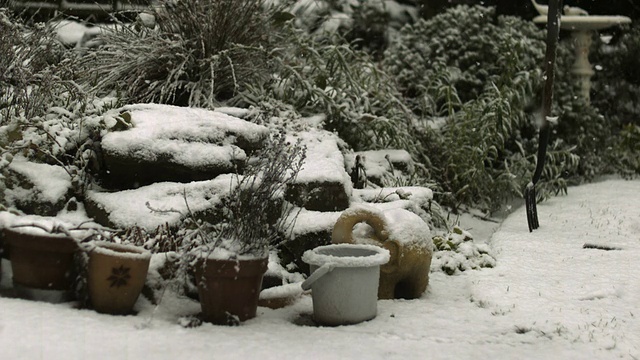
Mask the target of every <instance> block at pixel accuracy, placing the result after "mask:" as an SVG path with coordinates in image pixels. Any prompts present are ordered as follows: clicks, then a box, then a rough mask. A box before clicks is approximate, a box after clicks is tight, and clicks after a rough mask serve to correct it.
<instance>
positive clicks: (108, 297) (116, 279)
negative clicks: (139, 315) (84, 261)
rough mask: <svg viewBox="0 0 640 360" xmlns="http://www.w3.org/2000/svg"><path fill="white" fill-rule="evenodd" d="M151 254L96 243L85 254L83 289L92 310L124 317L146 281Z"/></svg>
mask: <svg viewBox="0 0 640 360" xmlns="http://www.w3.org/2000/svg"><path fill="white" fill-rule="evenodd" d="M150 260H151V253H149V252H148V251H147V250H145V249H142V248H139V247H136V246H132V245H122V244H115V243H109V242H103V241H98V242H96V247H95V248H93V249H92V250H91V251H90V252H89V267H88V271H87V286H88V287H89V297H90V299H91V304H92V305H93V308H94V309H95V310H96V311H97V312H100V313H106V314H114V315H127V314H131V313H132V311H133V306H134V305H135V303H136V301H137V300H138V296H140V292H141V291H142V287H143V286H144V282H145V280H146V278H147V272H148V270H149V261H150Z"/></svg>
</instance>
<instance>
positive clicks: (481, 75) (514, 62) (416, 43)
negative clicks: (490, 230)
mask: <svg viewBox="0 0 640 360" xmlns="http://www.w3.org/2000/svg"><path fill="white" fill-rule="evenodd" d="M543 39H544V33H543V32H542V31H540V30H539V29H537V28H536V27H535V26H534V25H533V24H531V23H530V22H526V21H524V20H522V19H518V18H514V17H505V16H496V14H495V10H494V9H493V8H484V7H479V6H477V7H468V6H459V7H456V8H452V9H449V10H447V11H446V12H444V13H442V14H440V15H438V16H436V17H434V18H432V19H430V20H420V21H418V22H417V23H416V24H414V25H411V26H406V27H405V28H403V29H402V30H401V33H400V36H399V37H398V39H397V40H396V42H394V43H393V44H392V46H391V47H390V48H389V49H388V51H387V52H386V53H385V59H384V60H383V62H382V63H383V66H384V69H386V70H387V71H388V72H389V73H390V74H391V75H394V76H395V79H396V80H397V81H398V83H399V87H400V90H401V91H402V95H403V96H404V99H405V100H406V103H407V104H408V106H409V107H410V108H411V110H412V111H413V112H414V113H415V114H417V115H418V116H420V117H421V118H422V123H423V126H422V128H421V132H420V133H419V134H418V136H419V137H421V144H422V147H423V149H424V157H425V158H427V159H428V162H427V163H426V164H428V165H427V166H428V167H429V169H430V174H431V175H432V179H433V180H434V181H435V182H436V183H437V184H438V185H439V186H440V187H441V190H442V193H441V194H440V196H441V198H440V199H439V200H440V202H441V203H443V204H445V205H449V206H451V207H452V208H454V209H456V208H458V207H459V206H461V205H471V206H479V207H481V208H483V209H485V210H487V211H494V210H497V209H499V208H500V207H501V206H502V205H503V204H505V203H506V202H507V200H509V199H510V198H512V197H513V196H521V195H522V194H521V191H522V189H523V188H524V186H525V185H526V183H527V182H529V181H530V179H531V174H532V171H533V168H534V166H535V161H536V160H535V154H536V150H537V129H536V125H535V117H536V114H534V112H533V109H535V108H536V104H537V103H539V96H538V93H539V89H540V88H541V85H542V82H541V79H542V72H541V69H540V65H541V64H542V59H543V50H544V40H543ZM569 149H570V147H569V146H564V143H563V142H562V141H554V142H553V143H552V144H551V150H550V151H549V153H548V155H547V166H546V168H545V172H544V175H545V178H544V180H545V181H546V183H544V184H541V186H540V188H541V189H543V191H540V192H539V193H540V195H541V197H544V196H548V194H549V193H550V192H556V193H557V192H560V191H563V190H565V189H566V181H565V179H564V176H565V175H566V173H568V172H570V171H573V169H574V168H575V167H576V166H577V164H578V158H577V157H575V156H574V155H572V154H571V153H570V152H569Z"/></svg>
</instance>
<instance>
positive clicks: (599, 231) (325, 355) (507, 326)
mask: <svg viewBox="0 0 640 360" xmlns="http://www.w3.org/2000/svg"><path fill="white" fill-rule="evenodd" d="M638 203H640V181H637V180H635V181H622V180H608V181H604V182H600V183H595V184H590V185H584V186H580V187H577V188H570V189H569V196H566V197H558V198H554V199H551V200H550V201H547V202H545V203H543V204H541V205H540V206H539V207H538V210H539V214H540V223H541V228H540V229H538V230H536V231H535V232H533V233H529V232H528V229H527V224H526V216H525V214H524V209H523V208H520V209H518V210H516V211H515V212H514V213H513V214H511V215H510V216H509V217H508V218H507V219H506V220H505V221H504V222H503V224H502V225H501V227H500V228H499V229H498V231H497V232H496V233H495V234H494V236H493V238H492V239H491V244H492V246H493V247H494V248H495V249H496V253H497V266H496V268H494V269H483V270H480V271H470V272H465V273H463V274H461V275H458V276H446V275H444V274H443V273H441V272H436V273H432V274H431V283H430V286H429V290H428V291H427V293H425V294H424V296H423V297H422V298H421V299H418V300H411V301H405V300H396V301H391V300H385V301H379V303H378V316H377V317H376V318H375V319H373V320H371V321H368V322H365V323H362V324H358V325H352V326H342V327H335V328H325V327H314V326H309V325H308V324H309V321H308V319H309V316H310V313H311V311H312V310H311V309H312V304H311V299H310V298H308V297H306V298H303V299H301V300H300V301H298V302H297V303H296V304H294V305H293V306H290V307H288V308H284V309H279V310H270V309H266V308H259V310H258V317H257V318H255V319H253V320H250V321H247V322H245V323H243V324H242V325H241V326H239V327H220V326H214V325H210V324H204V325H202V326H199V327H195V328H184V327H182V326H180V325H179V324H178V319H179V318H180V317H181V316H183V315H188V314H194V313H197V312H198V310H199V305H198V304H197V303H195V302H193V301H191V300H186V299H178V298H175V297H174V296H173V295H172V294H170V293H167V295H165V297H164V299H163V301H162V303H161V305H160V306H159V307H158V308H157V309H156V310H154V307H153V306H152V305H150V304H149V303H148V302H146V301H145V300H144V299H142V300H140V301H139V302H138V304H137V307H138V309H139V310H140V312H139V313H138V315H137V316H127V317H117V316H108V315H100V314H97V313H95V312H93V311H90V310H76V309H73V308H72V304H59V305H51V304H45V303H37V302H30V301H24V300H18V299H10V298H0V358H1V359H3V360H4V359H144V358H148V359H181V358H189V359H212V358H219V357H225V358H229V359H254V358H261V359H287V358H304V359H345V358H349V359H361V358H367V359H383V358H384V359H423V358H429V359H471V358H473V359H486V358H499V359H514V358H518V359H523V358H530V359H587V358H588V359H611V358H628V359H640V322H639V319H638V318H639V317H640V310H639V308H640V206H638ZM464 225H465V224H464V223H463V224H462V226H463V227H464ZM585 243H586V244H591V245H598V246H610V247H616V248H620V249H621V250H612V251H605V250H598V249H583V245H584V244H585ZM4 265H8V263H7V262H5V263H4ZM3 268H4V269H6V268H7V266H3ZM3 271H5V274H4V275H5V276H4V277H3V282H2V286H3V287H5V288H6V287H7V286H8V285H9V282H8V281H7V275H8V274H7V273H6V270H3ZM305 324H307V325H305Z"/></svg>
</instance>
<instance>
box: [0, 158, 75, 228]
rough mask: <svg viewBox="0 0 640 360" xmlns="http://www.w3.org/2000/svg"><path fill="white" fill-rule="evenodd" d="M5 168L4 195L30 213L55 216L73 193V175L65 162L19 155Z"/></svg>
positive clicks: (1, 188)
mask: <svg viewBox="0 0 640 360" xmlns="http://www.w3.org/2000/svg"><path fill="white" fill-rule="evenodd" d="M3 172H4V174H3V176H4V179H3V180H4V184H0V191H1V193H0V199H2V202H3V203H5V204H7V205H9V206H13V207H15V208H16V209H19V210H21V211H23V212H25V213H27V214H36V215H42V216H54V215H56V214H57V213H58V212H59V211H60V210H62V209H63V208H64V206H65V204H66V203H67V201H69V199H70V198H71V197H72V196H73V191H72V183H71V176H70V175H69V173H67V171H66V170H65V169H64V168H63V167H61V166H56V165H49V164H41V163H36V162H31V161H28V160H27V159H25V158H23V157H19V156H16V157H15V158H14V159H13V161H12V162H11V163H10V164H9V165H8V166H7V167H6V168H5V169H4V170H3Z"/></svg>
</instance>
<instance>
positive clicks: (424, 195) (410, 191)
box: [353, 186, 433, 206]
mask: <svg viewBox="0 0 640 360" xmlns="http://www.w3.org/2000/svg"><path fill="white" fill-rule="evenodd" d="M432 199H433V191H432V190H431V189H429V188H426V187H420V186H402V187H384V188H379V189H373V188H366V189H353V201H354V202H394V201H398V200H410V201H412V202H415V203H416V204H418V205H420V206H427V205H428V204H429V201H431V200H432Z"/></svg>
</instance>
